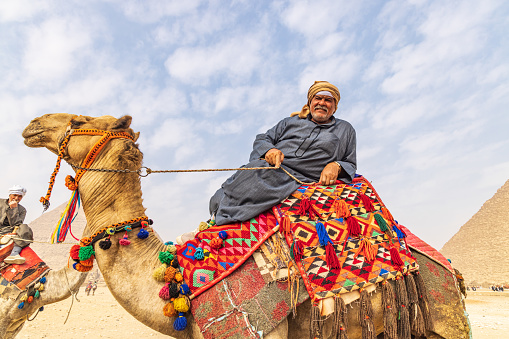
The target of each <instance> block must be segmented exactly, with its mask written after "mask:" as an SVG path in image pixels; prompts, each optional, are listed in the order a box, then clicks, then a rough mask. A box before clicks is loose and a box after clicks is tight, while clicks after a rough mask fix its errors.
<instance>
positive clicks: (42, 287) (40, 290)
mask: <svg viewBox="0 0 509 339" xmlns="http://www.w3.org/2000/svg"><path fill="white" fill-rule="evenodd" d="M37 290H38V291H39V292H42V291H44V284H41V286H39V288H38V289H37Z"/></svg>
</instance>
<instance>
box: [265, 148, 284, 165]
mask: <svg viewBox="0 0 509 339" xmlns="http://www.w3.org/2000/svg"><path fill="white" fill-rule="evenodd" d="M284 158H285V155H284V154H283V152H281V151H280V150H278V149H277V148H271V149H269V150H268V151H267V153H265V161H267V162H268V163H269V164H271V165H272V166H275V167H276V168H279V166H281V163H282V162H283V159H284Z"/></svg>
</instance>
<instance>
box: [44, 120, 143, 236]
mask: <svg viewBox="0 0 509 339" xmlns="http://www.w3.org/2000/svg"><path fill="white" fill-rule="evenodd" d="M75 117H77V116H76V115H74V116H73V117H72V118H71V120H70V121H69V123H68V124H67V130H66V132H65V136H64V139H63V140H62V143H61V144H60V149H59V151H58V158H57V163H56V165H55V169H54V170H53V173H52V174H51V177H50V182H49V187H48V191H47V193H46V196H45V197H41V199H40V201H41V203H42V204H43V206H44V210H45V211H46V210H47V209H48V208H49V206H50V202H49V199H50V197H51V191H52V190H53V186H54V184H55V178H56V176H57V174H58V171H59V170H60V163H61V161H62V158H63V157H64V154H65V152H66V149H67V144H68V143H69V139H70V138H71V136H74V135H100V136H102V137H101V138H100V139H99V141H97V143H96V144H95V145H94V146H93V147H92V149H91V150H90V151H89V152H88V154H87V156H86V157H85V160H83V163H82V164H81V167H80V168H79V169H78V171H77V172H76V177H75V178H73V177H72V176H70V175H68V176H67V177H66V178H65V186H66V187H67V188H68V189H70V190H71V191H73V194H72V196H71V199H70V200H69V203H68V204H67V206H66V208H65V211H64V213H62V217H61V219H60V221H59V223H58V225H57V227H56V229H55V231H54V232H53V234H52V235H51V242H52V243H59V242H63V241H64V240H65V237H66V235H67V232H68V231H69V230H70V226H71V222H72V221H73V220H74V218H75V216H76V213H75V212H76V211H77V208H76V207H78V209H79V204H80V196H79V190H78V183H79V181H80V179H81V177H82V176H83V174H85V172H86V171H87V169H88V168H90V166H91V165H92V163H93V162H94V160H95V159H96V158H97V156H98V155H99V153H100V152H101V150H102V149H103V148H104V146H106V144H107V143H108V141H110V140H111V139H117V138H124V139H129V140H132V141H134V138H133V136H132V135H131V134H129V133H126V132H111V131H103V130H98V129H72V128H71V126H72V122H73V120H74V118H75ZM71 235H72V237H73V238H74V239H76V240H79V239H77V238H76V237H74V235H73V234H72V232H71Z"/></svg>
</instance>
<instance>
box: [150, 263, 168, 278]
mask: <svg viewBox="0 0 509 339" xmlns="http://www.w3.org/2000/svg"><path fill="white" fill-rule="evenodd" d="M167 267H168V265H166V264H162V265H161V266H159V267H158V268H156V269H155V270H154V272H153V273H152V277H154V279H155V280H156V281H160V282H164V276H165V272H166V268H167Z"/></svg>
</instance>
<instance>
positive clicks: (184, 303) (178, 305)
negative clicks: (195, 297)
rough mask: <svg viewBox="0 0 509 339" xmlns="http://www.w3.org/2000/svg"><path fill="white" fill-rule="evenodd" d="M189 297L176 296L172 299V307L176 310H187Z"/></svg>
mask: <svg viewBox="0 0 509 339" xmlns="http://www.w3.org/2000/svg"><path fill="white" fill-rule="evenodd" d="M189 306H190V305H189V299H187V298H186V297H178V298H177V299H175V300H174V301H173V307H174V308H175V311H177V312H184V313H185V312H187V311H189Z"/></svg>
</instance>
